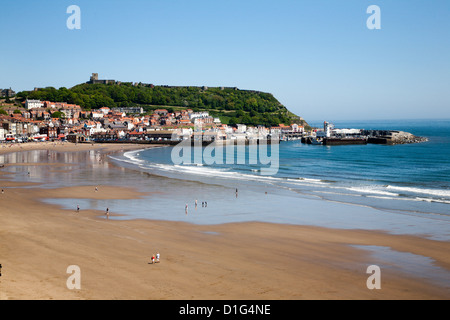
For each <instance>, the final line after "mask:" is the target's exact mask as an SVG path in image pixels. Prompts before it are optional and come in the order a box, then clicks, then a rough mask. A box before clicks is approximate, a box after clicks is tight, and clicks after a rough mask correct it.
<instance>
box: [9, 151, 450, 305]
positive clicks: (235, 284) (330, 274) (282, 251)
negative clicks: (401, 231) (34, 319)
mask: <svg viewBox="0 0 450 320" xmlns="http://www.w3.org/2000/svg"><path fill="white" fill-rule="evenodd" d="M41 147H43V145H41ZM47 147H48V148H55V150H59V151H65V150H70V151H73V150H84V149H88V150H89V148H97V149H99V148H100V149H102V150H103V151H108V152H110V151H114V150H115V149H116V150H117V149H120V148H124V147H125V148H136V147H139V148H142V146H115V145H108V146H102V145H96V146H91V145H77V146H74V145H71V144H67V145H66V146H56V147H55V146H51V145H48V146H47ZM36 148H37V147H36ZM21 150H23V149H21ZM7 176H8V175H3V176H0V179H6V178H7ZM2 185H3V186H5V187H6V192H5V193H3V194H0V208H1V212H0V264H2V267H3V268H2V276H1V277H0V299H45V300H46V299H96V300H97V299H127V300H128V299H154V300H162V299H168V300H175V299H176V300H185V299H187V300H190V299H200V300H211V299H219V300H225V299H226V300H228V299H233V300H236V299H237V300H241V299H244V300H297V299H448V298H450V296H449V289H448V288H443V287H439V286H436V285H434V284H430V283H429V282H426V281H424V280H422V279H420V278H417V277H412V276H411V275H408V274H401V273H399V272H398V271H396V269H395V268H386V269H382V270H381V272H382V273H381V286H382V287H381V289H380V290H369V289H368V288H367V286H366V280H367V278H368V277H369V275H368V274H366V269H367V267H368V266H369V265H371V264H373V260H371V258H370V254H369V253H368V252H366V251H364V250H361V249H357V248H355V247H352V246H350V245H375V246H386V247H390V248H392V249H393V250H397V251H400V252H410V253H414V254H418V255H423V256H426V257H430V258H432V259H434V260H435V261H436V262H435V263H436V265H438V266H439V267H441V268H445V269H446V270H450V254H449V252H450V243H449V242H443V241H434V240H428V239H423V238H420V237H415V236H404V235H391V234H385V233H382V232H372V231H361V230H336V229H326V228H319V227H310V226H294V225H282V224H268V223H236V224H224V225H214V226H201V225H192V224H187V223H181V222H165V221H149V220H131V221H130V220H125V221H123V220H114V219H109V220H107V219H105V213H104V212H98V211H97V212H95V211H89V210H80V212H79V213H77V212H76V210H75V208H74V210H63V209H61V208H60V207H58V206H55V205H49V204H43V203H42V202H40V201H39V199H40V198H42V197H45V196H46V195H47V194H48V193H52V197H63V198H65V197H68V196H70V197H73V198H78V197H79V198H95V199H111V198H117V199H119V198H124V199H129V198H133V197H139V196H142V195H143V194H141V193H139V192H137V191H135V190H133V189H132V188H123V187H121V188H119V187H116V186H113V185H111V186H102V187H101V188H100V189H99V190H98V192H94V188H95V186H82V187H67V188H61V189H57V190H51V191H49V190H42V189H39V188H38V187H36V188H23V186H24V185H20V184H17V183H12V182H8V181H7V180H4V181H2ZM13 186H14V188H8V187H13ZM157 251H159V252H160V253H161V262H160V263H157V264H150V261H151V260H150V258H151V255H152V254H153V253H156V252H157ZM70 265H77V266H79V268H80V270H81V279H80V280H81V289H79V290H77V289H74V290H70V289H68V287H67V285H66V282H67V279H68V277H69V276H70V274H68V273H67V268H68V266H70Z"/></svg>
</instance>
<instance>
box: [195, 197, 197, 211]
mask: <svg viewBox="0 0 450 320" xmlns="http://www.w3.org/2000/svg"><path fill="white" fill-rule="evenodd" d="M195 209H197V199H195Z"/></svg>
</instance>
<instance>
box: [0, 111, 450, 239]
mask: <svg viewBox="0 0 450 320" xmlns="http://www.w3.org/2000/svg"><path fill="white" fill-rule="evenodd" d="M332 122H333V124H334V126H335V127H336V128H358V129H372V130H400V131H406V132H410V133H412V134H414V135H416V136H422V137H427V138H428V141H427V142H422V143H414V144H399V145H376V144H367V145H338V146H323V145H309V144H303V143H301V141H300V140H292V141H281V142H280V144H279V145H278V146H277V147H275V146H271V145H267V146H266V149H264V150H258V149H257V151H258V152H260V153H261V154H262V153H264V157H263V156H261V157H260V158H261V159H265V162H264V163H262V160H261V161H256V162H255V157H254V153H255V146H244V147H243V148H242V147H239V148H241V149H239V150H238V149H237V148H238V147H237V146H236V147H235V148H236V149H234V151H235V152H234V154H233V157H232V158H231V159H230V158H227V159H226V156H229V155H230V153H227V152H226V151H225V149H223V152H222V153H221V151H220V150H219V149H217V148H216V149H215V150H211V148H209V149H207V148H208V147H201V146H200V147H193V148H191V150H190V152H191V160H193V159H194V158H196V157H197V155H203V156H204V157H203V158H199V157H197V158H196V159H197V161H185V162H182V163H180V161H179V160H180V153H179V152H178V151H179V150H176V147H154V148H149V149H144V148H143V149H141V150H135V151H128V152H122V153H116V154H111V155H109V156H108V161H103V162H102V161H98V157H99V155H98V153H96V152H95V151H91V152H89V153H87V154H86V155H85V156H84V157H85V158H84V159H75V158H72V157H80V155H75V154H73V155H71V154H69V153H66V154H50V155H49V154H47V155H45V154H41V155H39V156H37V155H36V154H34V157H35V158H36V157H37V158H39V160H36V159H34V161H40V162H42V161H47V160H45V159H47V158H50V159H51V158H52V157H53V158H54V161H60V162H61V157H65V158H64V159H62V161H63V162H65V163H66V166H69V167H75V168H76V170H66V171H64V170H63V169H64V168H61V170H56V171H57V172H54V171H55V170H54V169H52V170H53V171H52V172H50V173H47V174H46V175H40V174H39V172H42V170H44V168H43V167H42V166H41V167H39V168H38V167H29V168H26V167H23V166H22V167H8V168H7V169H8V170H9V171H11V172H14V173H16V176H25V171H26V170H28V177H27V178H28V179H30V181H33V182H42V179H43V177H44V176H45V177H46V178H45V179H47V181H46V186H48V187H57V186H63V185H67V184H68V183H69V184H70V185H86V184H89V185H99V186H100V188H101V185H102V184H111V183H114V184H116V185H120V186H129V187H133V188H135V189H136V190H138V191H144V192H148V194H149V195H148V196H145V197H143V198H140V199H134V200H121V199H117V200H90V199H85V200H83V199H78V200H76V201H77V203H79V204H80V206H82V207H85V208H89V209H98V210H101V211H104V208H106V207H109V208H110V212H111V213H117V214H120V215H118V216H116V217H114V218H115V219H154V220H170V221H184V222H187V223H195V224H222V223H237V222H249V221H259V222H270V223H285V224H298V225H312V226H320V227H329V228H344V229H365V230H381V231H385V232H389V233H394V234H415V235H420V236H424V237H427V238H431V239H437V240H445V241H448V240H450V120H446V119H434V120H377V121H374V120H370V121H362V120H358V121H332ZM322 123H323V122H322V121H316V122H314V121H310V122H309V124H310V125H312V126H317V127H320V126H322ZM252 148H253V149H252ZM256 148H258V147H256ZM175 151H177V152H175ZM33 152H36V151H33ZM184 152H185V151H183V152H182V153H183V155H184ZM205 155H209V156H212V155H214V156H215V158H214V159H215V160H216V161H215V162H214V161H213V162H212V161H211V157H210V158H209V159H208V157H206V156H205ZM258 155H259V154H258ZM3 157H5V156H3ZM6 157H8V156H7V155H6ZM28 157H33V153H32V152H30V153H29V155H28ZM184 159H185V160H186V159H187V157H185V158H184ZM199 159H200V161H198V160H199ZM221 159H223V161H220V160H221ZM258 159H259V158H257V160H258ZM267 159H271V163H270V164H268V162H267ZM0 160H1V159H0ZM194 160H195V159H194ZM8 161H13V159H10V160H8V159H7V158H5V159H3V162H8ZM15 161H17V159H15ZM22 161H25V162H26V161H30V160H27V159H22ZM48 161H50V160H48ZM89 161H91V162H92V163H94V164H95V165H94V166H92V165H91V166H89V167H88V166H86V167H83V166H82V165H80V164H81V163H83V162H89ZM268 167H271V169H274V168H275V169H276V170H272V171H270V170H269V171H267V170H264V169H265V168H266V169H267V168H268ZM30 170H31V174H30ZM49 170H50V169H49ZM61 175H66V176H65V178H64V179H62V178H61ZM45 201H46V202H49V203H52V204H58V205H61V206H63V207H65V208H73V207H74V205H75V204H74V200H73V199H52V198H51V194H49V198H48V199H46V200H45Z"/></svg>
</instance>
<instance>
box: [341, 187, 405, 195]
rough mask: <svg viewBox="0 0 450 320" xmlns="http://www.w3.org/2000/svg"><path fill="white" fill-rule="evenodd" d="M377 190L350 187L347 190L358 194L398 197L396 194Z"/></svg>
mask: <svg viewBox="0 0 450 320" xmlns="http://www.w3.org/2000/svg"><path fill="white" fill-rule="evenodd" d="M377 188H378V187H377V186H365V187H350V188H348V190H351V191H355V192H360V193H369V194H379V195H384V196H392V197H397V196H399V194H398V193H392V192H388V191H383V190H379V189H377Z"/></svg>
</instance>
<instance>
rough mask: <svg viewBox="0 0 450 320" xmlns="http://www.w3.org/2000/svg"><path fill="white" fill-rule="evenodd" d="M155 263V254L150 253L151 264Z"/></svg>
mask: <svg viewBox="0 0 450 320" xmlns="http://www.w3.org/2000/svg"><path fill="white" fill-rule="evenodd" d="M153 263H155V254H153V255H152V264H153Z"/></svg>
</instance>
